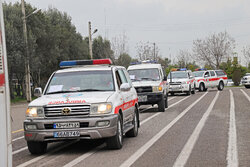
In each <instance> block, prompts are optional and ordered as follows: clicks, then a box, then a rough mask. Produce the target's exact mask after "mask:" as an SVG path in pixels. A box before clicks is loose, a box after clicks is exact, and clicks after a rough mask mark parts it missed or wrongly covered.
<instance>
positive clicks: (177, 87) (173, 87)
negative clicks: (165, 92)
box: [169, 84, 189, 93]
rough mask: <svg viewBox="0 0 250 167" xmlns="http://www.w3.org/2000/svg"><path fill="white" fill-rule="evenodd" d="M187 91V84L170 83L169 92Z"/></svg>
mask: <svg viewBox="0 0 250 167" xmlns="http://www.w3.org/2000/svg"><path fill="white" fill-rule="evenodd" d="M188 91H189V84H178V85H170V86H169V93H183V92H188Z"/></svg>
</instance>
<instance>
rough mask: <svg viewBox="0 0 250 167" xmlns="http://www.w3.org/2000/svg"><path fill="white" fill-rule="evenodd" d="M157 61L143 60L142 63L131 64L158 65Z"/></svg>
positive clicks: (132, 63) (134, 63) (133, 63)
mask: <svg viewBox="0 0 250 167" xmlns="http://www.w3.org/2000/svg"><path fill="white" fill-rule="evenodd" d="M156 63H157V61H154V60H143V61H141V62H139V61H137V62H131V63H130V64H131V65H136V64H156Z"/></svg>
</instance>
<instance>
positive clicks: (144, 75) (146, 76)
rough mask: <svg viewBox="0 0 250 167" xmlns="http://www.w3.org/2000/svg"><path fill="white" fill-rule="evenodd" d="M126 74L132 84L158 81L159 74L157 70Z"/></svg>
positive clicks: (133, 71)
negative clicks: (143, 81) (142, 81)
mask: <svg viewBox="0 0 250 167" xmlns="http://www.w3.org/2000/svg"><path fill="white" fill-rule="evenodd" d="M128 73H129V75H130V79H131V80H132V82H135V81H141V80H152V81H157V80H160V74H159V70H158V69H157V68H149V69H137V70H129V71H128Z"/></svg>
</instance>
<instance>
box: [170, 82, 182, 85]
mask: <svg viewBox="0 0 250 167" xmlns="http://www.w3.org/2000/svg"><path fill="white" fill-rule="evenodd" d="M180 84H181V82H170V85H180Z"/></svg>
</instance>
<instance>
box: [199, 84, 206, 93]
mask: <svg viewBox="0 0 250 167" xmlns="http://www.w3.org/2000/svg"><path fill="white" fill-rule="evenodd" d="M199 91H200V92H204V91H205V85H204V83H200V86H199Z"/></svg>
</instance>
